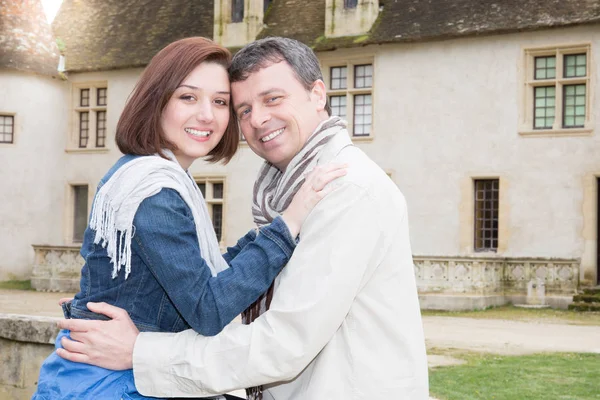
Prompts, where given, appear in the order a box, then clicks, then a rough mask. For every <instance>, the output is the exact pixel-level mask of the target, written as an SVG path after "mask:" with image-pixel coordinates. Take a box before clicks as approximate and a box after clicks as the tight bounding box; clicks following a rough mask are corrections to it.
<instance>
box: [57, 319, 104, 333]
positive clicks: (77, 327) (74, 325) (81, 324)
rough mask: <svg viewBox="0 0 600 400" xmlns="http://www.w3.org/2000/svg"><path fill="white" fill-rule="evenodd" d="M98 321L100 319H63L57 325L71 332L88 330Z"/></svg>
mask: <svg viewBox="0 0 600 400" xmlns="http://www.w3.org/2000/svg"><path fill="white" fill-rule="evenodd" d="M97 323H98V321H92V320H86V319H61V320H60V321H58V323H57V325H58V327H59V328H60V329H67V330H69V331H71V332H87V331H89V330H90V329H91V328H92V327H93V326H94V325H95V324H97Z"/></svg>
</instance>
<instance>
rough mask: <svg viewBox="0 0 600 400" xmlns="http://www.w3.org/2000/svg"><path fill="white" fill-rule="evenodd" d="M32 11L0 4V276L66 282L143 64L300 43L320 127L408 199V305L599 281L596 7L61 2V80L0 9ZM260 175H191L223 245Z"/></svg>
mask: <svg viewBox="0 0 600 400" xmlns="http://www.w3.org/2000/svg"><path fill="white" fill-rule="evenodd" d="M35 3H36V2H17V3H15V2H10V4H11V6H10V7H8V6H7V4H8V2H6V0H2V3H1V4H2V11H0V15H1V18H2V20H3V22H4V21H11V24H15V25H14V26H15V27H13V28H11V25H10V24H8V25H7V24H3V25H0V27H2V28H1V29H3V31H2V32H1V33H0V35H1V36H0V42H2V43H3V44H4V43H9V45H8V46H9V48H11V51H12V49H13V47H14V50H15V54H17V56H15V57H16V59H19V60H21V61H17V62H14V61H9V58H10V57H6V56H5V54H3V55H2V58H1V60H2V61H1V62H0V68H2V71H1V75H0V81H1V87H2V92H4V93H5V94H4V95H3V96H0V122H2V121H7V120H12V121H13V122H12V124H13V125H12V126H13V128H12V129H13V130H12V131H11V132H12V133H10V134H9V136H10V137H11V138H12V139H11V140H10V141H6V140H5V139H3V137H4V138H5V137H6V133H5V134H4V136H2V133H0V141H2V140H4V141H5V143H2V144H0V157H1V159H2V160H3V161H4V162H3V163H2V167H0V188H2V190H1V191H0V204H1V206H0V216H1V221H2V223H1V224H0V237H1V238H2V240H0V252H1V253H2V254H3V257H2V258H1V259H0V279H8V278H12V277H18V278H24V279H25V278H28V277H29V276H32V275H33V280H32V282H33V284H34V285H35V286H37V287H38V288H40V289H51V290H52V289H57V288H59V287H63V288H64V287H69V285H73V284H75V285H76V284H77V274H78V272H79V267H80V263H81V260H79V259H78V257H77V248H78V243H79V241H80V240H81V235H82V230H83V229H84V228H85V223H86V218H87V214H88V212H89V209H90V206H91V201H92V198H93V195H94V191H95V187H96V185H97V183H98V181H99V179H100V178H101V177H102V176H103V175H104V173H105V172H106V170H107V169H108V168H109V167H110V165H111V164H112V163H113V162H114V161H115V160H116V159H118V157H119V156H120V153H119V151H118V149H117V148H116V146H115V144H114V132H115V127H116V124H117V121H118V118H119V115H120V112H121V110H122V109H123V107H124V104H125V101H126V99H127V96H128V95H129V93H130V92H131V90H132V88H133V87H134V85H135V83H136V80H137V79H138V77H139V75H140V73H141V71H142V69H143V67H144V66H145V65H146V64H147V63H148V61H149V60H150V58H151V57H152V56H153V55H154V54H155V53H156V52H157V51H159V50H160V49H161V48H162V47H164V46H165V45H166V44H168V43H170V42H172V41H174V40H177V39H179V38H182V37H186V36H206V37H211V38H213V39H214V40H216V41H218V42H219V43H221V44H223V45H225V46H227V47H229V48H230V49H231V50H232V51H235V50H236V49H238V48H239V47H241V46H243V45H244V44H245V43H248V42H249V41H252V40H254V39H256V38H261V37H266V36H288V37H292V38H296V39H298V40H300V41H302V42H304V43H306V44H308V45H309V46H311V47H312V48H314V50H315V51H316V53H317V55H318V57H319V59H320V61H321V64H322V70H323V74H324V78H325V81H326V82H325V83H326V85H327V87H328V90H329V92H330V93H329V94H330V102H331V105H332V108H333V110H334V113H336V114H338V115H340V116H343V117H344V118H346V119H347V120H348V122H349V131H350V133H351V135H352V139H353V141H354V143H355V144H356V146H358V147H360V148H361V149H363V150H364V151H365V152H366V153H367V154H369V156H370V157H371V158H373V159H374V160H375V161H376V162H377V163H378V164H379V165H380V166H381V167H382V168H383V169H384V170H385V171H387V172H388V174H389V176H390V178H391V179H392V180H393V181H394V182H395V183H396V184H397V185H398V186H399V187H400V189H401V190H402V192H403V193H404V195H405V196H406V198H407V202H408V206H409V217H410V229H411V241H412V248H413V253H414V255H415V272H416V275H417V278H418V284H419V290H420V294H421V302H422V306H423V307H425V308H448V309H456V308H478V307H485V306H489V305H497V304H504V303H506V302H517V303H522V302H527V301H529V302H539V301H542V300H543V301H546V302H547V303H549V304H551V305H554V306H561V307H564V306H566V304H568V303H569V302H570V301H571V298H572V295H573V294H574V293H575V291H576V290H577V288H578V287H581V286H594V285H597V284H598V283H599V281H598V280H599V278H600V274H599V263H598V252H599V249H600V246H599V244H598V243H599V235H598V218H599V215H600V213H599V200H598V199H599V196H598V190H599V184H598V179H599V177H600V157H598V156H597V154H599V153H600V139H599V137H598V133H597V132H596V119H597V117H598V115H599V111H600V103H599V101H598V99H599V98H600V96H599V95H600V89H599V87H598V85H597V78H598V72H599V68H598V64H597V62H596V60H597V59H599V53H598V51H599V49H600V25H599V22H600V4H599V3H598V2H596V1H589V0H587V1H572V0H563V1H560V2H558V1H551V2H548V1H545V2H544V1H539V0H519V1H517V0H499V1H496V2H493V3H489V2H480V1H474V0H453V1H449V0H428V1H426V0H410V1H378V0H312V1H308V2H307V1H298V0H272V1H267V0H214V1H213V0H196V1H181V0H173V1H154V0H153V1H147V2H145V3H144V5H143V7H142V6H140V5H139V4H140V3H139V2H136V1H131V0H122V1H118V2H116V1H106V0H85V1H81V0H78V1H76V0H65V1H64V2H63V4H62V7H61V9H60V11H59V14H58V16H57V18H56V20H55V21H54V22H53V24H52V32H53V35H54V37H55V38H56V41H57V42H58V43H60V44H61V51H60V52H61V54H62V55H63V56H64V69H65V71H64V74H62V75H60V76H59V74H58V73H56V71H55V66H56V65H57V64H58V55H57V51H58V50H57V49H56V48H55V46H54V44H53V41H52V40H51V39H50V38H49V33H48V32H49V31H48V30H47V29H46V28H44V30H43V34H42V33H40V32H41V31H40V30H39V29H41V28H39V27H40V26H42V25H43V24H41V23H38V24H37V26H36V27H35V29H38V30H37V32H38V39H37V40H38V41H39V42H40V43H41V42H42V38H43V39H44V40H45V42H44V43H46V46H47V47H48V48H49V49H51V51H50V52H49V53H48V54H52V57H53V58H52V57H50V56H48V57H46V56H43V55H41V54H36V53H31V52H28V51H24V50H23V46H21V45H19V44H12V43H14V40H17V39H18V37H19V36H18V35H19V32H21V31H26V29H29V28H31V29H34V27H33V26H32V25H31V24H30V25H27V24H28V23H29V22H27V21H26V20H27V18H24V17H23V16H24V15H25V14H26V13H25V12H24V11H23V10H24V9H22V8H19V6H18V5H15V4H30V5H31V4H35ZM22 7H25V6H22ZM32 7H33V6H32ZM36 7H37V8H36V9H35V10H36V12H38V13H39V6H36ZM34 8H35V7H34ZM6 10H8V12H7V11H6ZM28 15H29V17H31V18H33V17H32V16H33V15H35V14H34V13H33V12H31V13H29V14H28ZM16 24H21V25H20V26H21V27H16V26H17V25H16ZM26 26H29V28H26ZM35 29H34V30H35ZM14 38H17V39H14ZM3 47H4V48H6V45H3ZM34 47H35V46H34ZM42 47H43V46H41V47H39V46H38V47H35V48H36V49H41V48H42ZM19 57H20V58H19ZM10 60H12V59H10ZM32 60H35V63H34V62H33V61H32ZM30 64H31V65H30ZM34 64H35V65H44V68H41V67H38V68H41V69H34V67H33V65H34ZM24 65H25V67H24ZM27 65H30V66H29V67H27ZM50 67H52V68H50ZM47 68H48V69H51V71H50V72H48V71H47ZM42 70H43V71H46V72H43V71H42ZM5 88H8V90H5ZM2 126H3V125H2V123H0V127H2ZM2 129H4V130H5V131H6V130H7V129H8V128H6V125H4V128H2ZM8 130H9V131H10V129H8ZM5 131H0V132H5ZM259 165H260V160H259V159H258V158H257V157H256V156H255V155H254V154H253V153H252V151H251V150H250V149H249V148H248V147H247V146H246V145H245V144H244V143H243V141H242V143H241V146H240V150H239V152H238V154H237V155H236V156H235V157H234V159H233V160H232V161H231V162H230V163H229V164H228V165H220V164H219V165H210V164H205V163H202V162H196V163H195V164H194V165H193V166H192V168H191V172H192V173H193V175H194V177H195V178H196V179H197V181H198V183H199V184H200V185H202V187H203V189H204V191H205V194H206V200H207V202H208V204H209V208H210V211H211V213H212V216H213V223H214V225H215V229H216V230H217V233H218V235H219V237H220V239H221V241H222V244H223V245H228V244H232V243H234V242H235V241H236V239H237V238H238V237H239V236H241V235H242V234H243V233H245V232H246V231H247V229H249V228H250V227H251V226H252V218H251V213H250V207H251V189H252V183H253V179H254V176H255V173H256V171H257V169H258V166H259ZM32 246H33V247H32ZM73 287H74V286H71V288H73ZM542 296H543V299H542Z"/></svg>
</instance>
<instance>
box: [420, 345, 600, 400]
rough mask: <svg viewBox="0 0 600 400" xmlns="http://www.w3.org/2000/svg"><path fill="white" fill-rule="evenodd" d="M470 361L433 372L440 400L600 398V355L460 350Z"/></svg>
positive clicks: (433, 385)
mask: <svg viewBox="0 0 600 400" xmlns="http://www.w3.org/2000/svg"><path fill="white" fill-rule="evenodd" d="M454 357H457V358H463V359H465V360H467V364H464V365H458V366H453V367H440V368H434V369H432V370H430V372H429V383H430V392H431V395H432V396H434V397H436V398H438V399H440V400H475V399H477V400H588V399H590V400H592V399H600V354H572V353H552V354H534V355H528V356H498V355H492V354H480V353H461V354H454Z"/></svg>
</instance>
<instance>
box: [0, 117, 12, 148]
mask: <svg viewBox="0 0 600 400" xmlns="http://www.w3.org/2000/svg"><path fill="white" fill-rule="evenodd" d="M14 139H15V117H14V116H13V115H0V143H13V142H14Z"/></svg>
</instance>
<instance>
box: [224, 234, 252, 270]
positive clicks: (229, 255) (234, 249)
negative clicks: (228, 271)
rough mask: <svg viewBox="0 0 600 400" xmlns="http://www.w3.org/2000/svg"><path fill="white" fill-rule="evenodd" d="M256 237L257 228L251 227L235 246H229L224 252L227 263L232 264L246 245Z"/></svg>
mask: <svg viewBox="0 0 600 400" xmlns="http://www.w3.org/2000/svg"><path fill="white" fill-rule="evenodd" d="M254 239H256V230H255V229H251V230H249V231H248V233H246V234H245V235H244V236H242V237H241V238H240V240H238V241H237V243H236V244H235V246H231V247H228V248H227V252H226V253H225V254H223V258H224V259H225V261H227V264H230V265H231V261H232V260H233V259H234V258H235V257H236V256H237V255H238V254H240V252H241V251H242V249H243V248H244V247H246V246H247V245H248V244H249V243H252V242H253V241H254Z"/></svg>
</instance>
